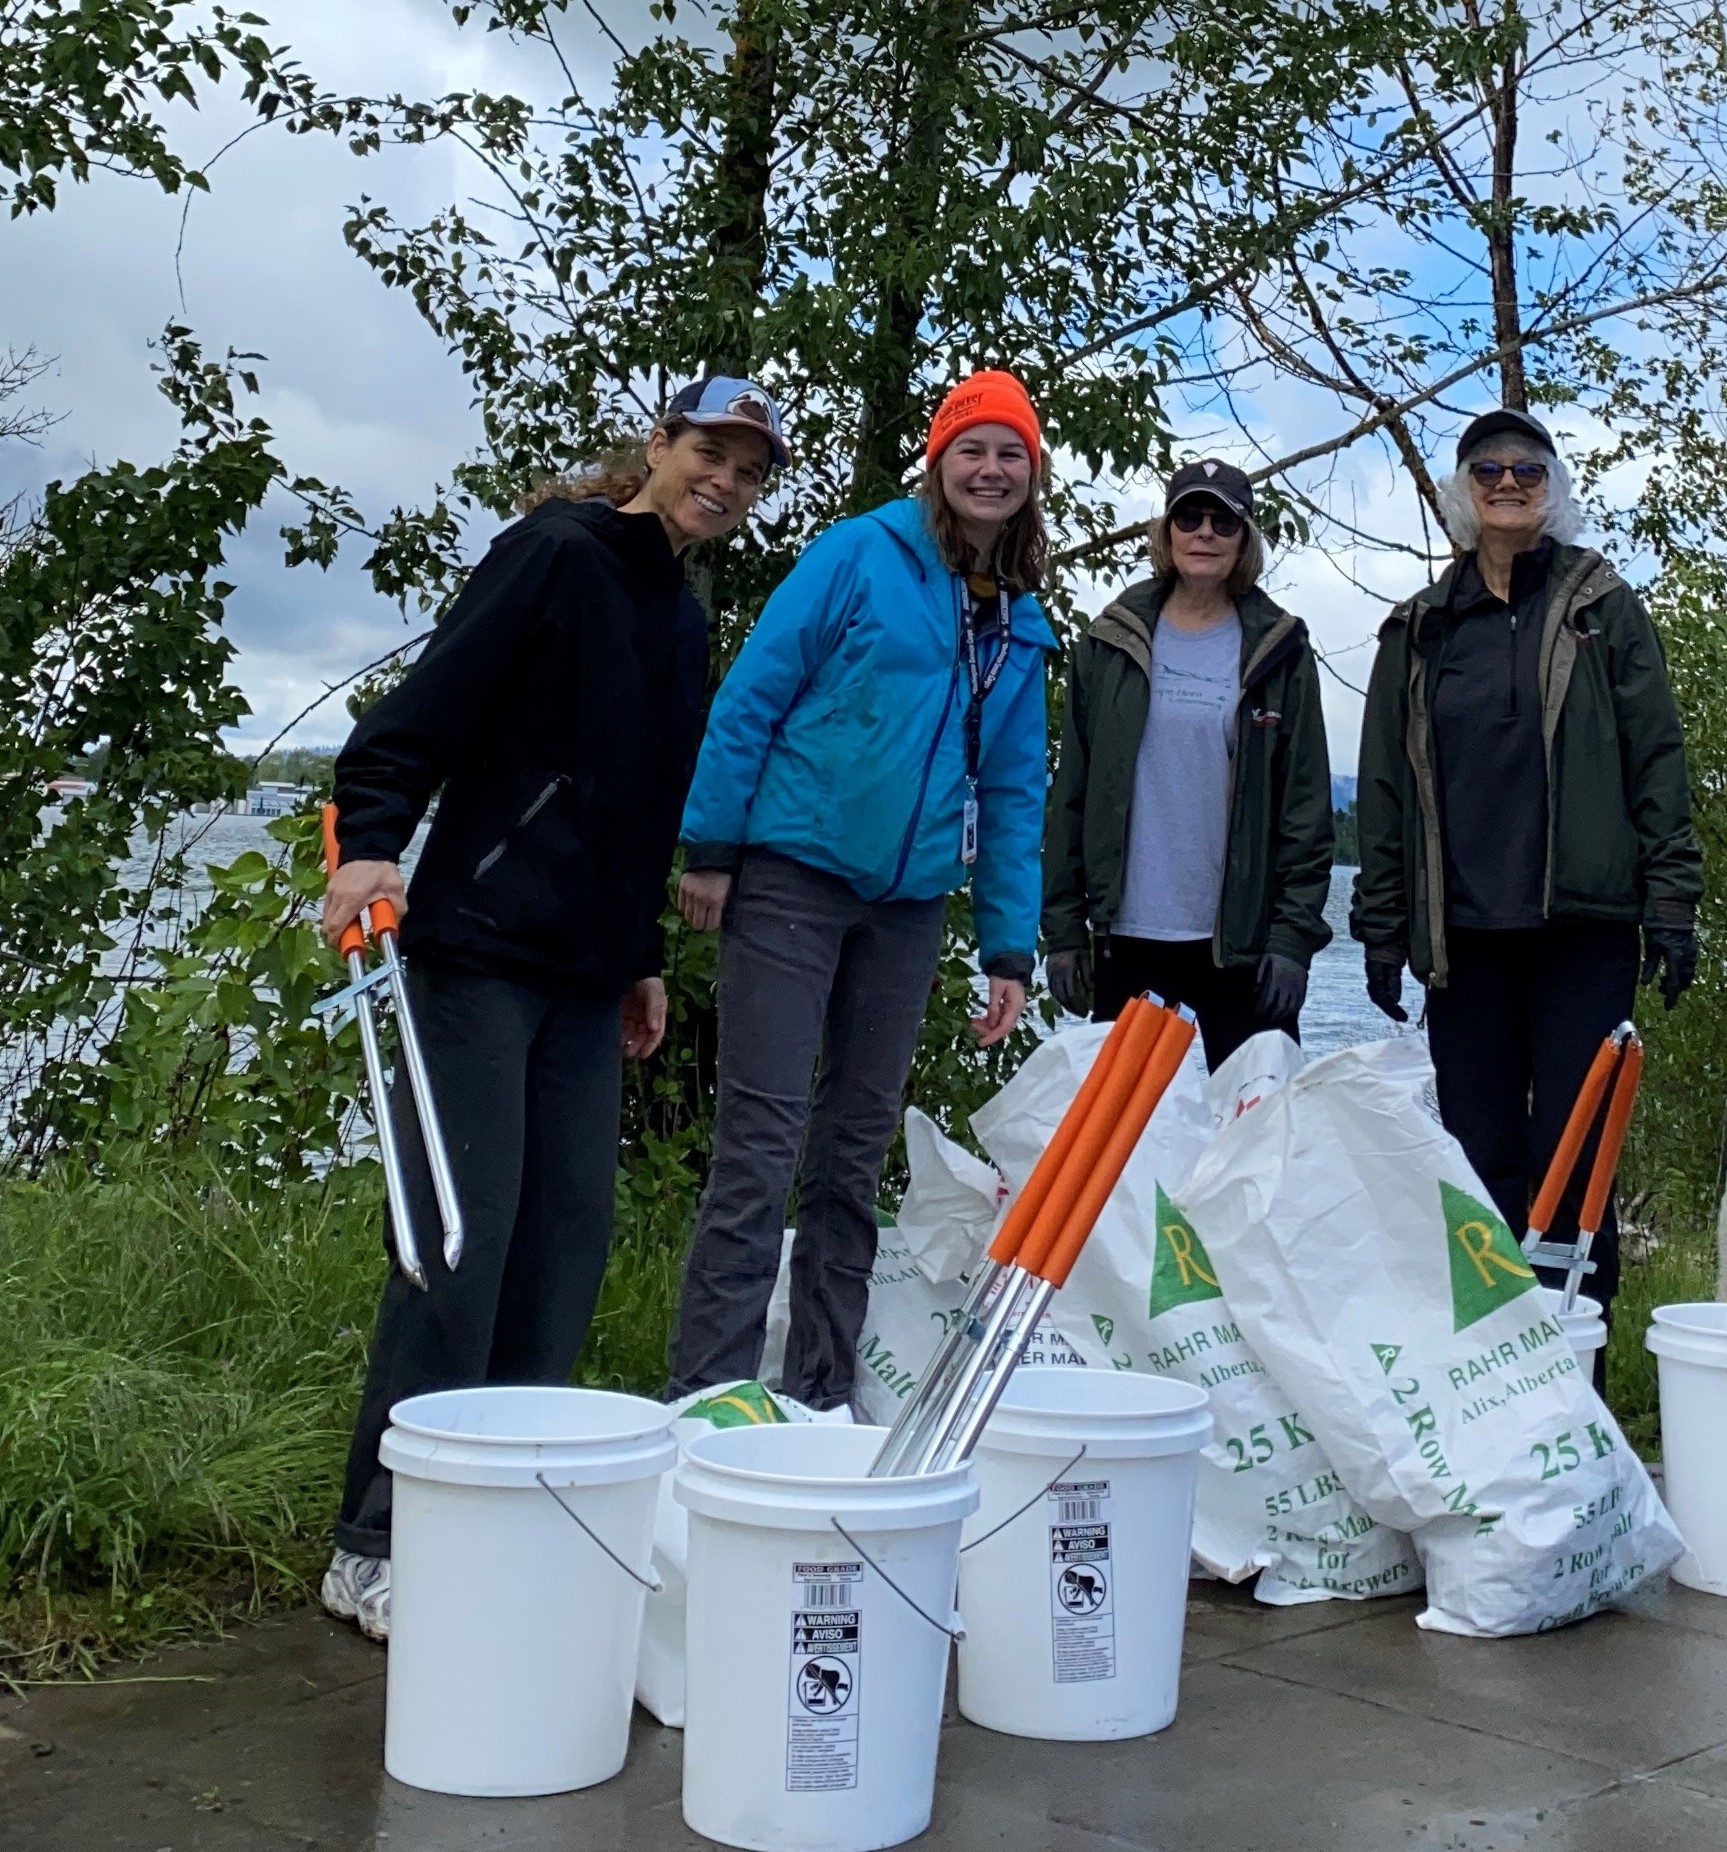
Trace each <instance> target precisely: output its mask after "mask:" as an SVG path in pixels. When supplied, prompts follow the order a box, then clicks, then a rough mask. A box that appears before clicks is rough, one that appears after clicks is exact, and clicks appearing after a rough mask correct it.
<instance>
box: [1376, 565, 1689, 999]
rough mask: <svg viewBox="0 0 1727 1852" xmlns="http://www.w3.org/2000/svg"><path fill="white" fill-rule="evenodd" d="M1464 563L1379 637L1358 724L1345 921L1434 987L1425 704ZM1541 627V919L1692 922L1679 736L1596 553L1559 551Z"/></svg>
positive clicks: (1637, 618) (1651, 662) (1436, 894)
mask: <svg viewBox="0 0 1727 1852" xmlns="http://www.w3.org/2000/svg"><path fill="white" fill-rule="evenodd" d="M1461 564H1462V562H1461V561H1454V562H1453V563H1452V564H1451V565H1450V566H1448V567H1447V568H1446V569H1445V571H1444V573H1442V574H1441V575H1440V577H1439V579H1438V580H1437V581H1436V582H1435V583H1434V584H1432V585H1430V586H1428V587H1427V589H1426V590H1425V591H1423V592H1418V593H1417V594H1416V596H1415V597H1413V598H1411V599H1408V600H1407V601H1406V602H1405V603H1403V604H1400V605H1399V606H1398V607H1397V608H1396V610H1394V611H1393V612H1392V613H1391V615H1390V616H1389V617H1388V618H1387V619H1386V620H1385V623H1384V625H1383V626H1382V627H1381V629H1380V632H1379V653H1378V655H1377V656H1376V657H1375V659H1374V664H1373V675H1372V678H1371V680H1370V681H1369V683H1368V688H1367V711H1366V713H1365V715H1364V716H1363V720H1362V730H1361V768H1360V779H1359V785H1358V790H1357V798H1356V802H1357V813H1358V816H1359V819H1360V827H1361V872H1360V873H1359V874H1358V875H1357V876H1356V878H1355V899H1354V904H1353V905H1352V907H1351V909H1350V916H1349V929H1350V931H1351V932H1352V933H1353V934H1354V936H1355V937H1356V938H1357V939H1360V940H1361V941H1362V942H1363V943H1364V944H1365V945H1366V946H1367V948H1368V950H1369V951H1370V952H1374V951H1377V952H1380V953H1382V954H1383V955H1385V956H1387V957H1394V958H1406V959H1407V960H1408V961H1409V965H1410V968H1411V969H1412V970H1413V971H1414V973H1415V975H1416V976H1417V977H1418V978H1420V979H1422V981H1423V982H1425V983H1429V984H1433V985H1443V984H1444V983H1445V981H1446V974H1447V964H1446V954H1445V849H1444V835H1443V828H1444V825H1443V820H1442V818H1441V816H1440V804H1439V784H1438V771H1437V767H1436V765H1435V760H1434V751H1433V730H1432V720H1431V702H1432V693H1433V675H1434V667H1435V654H1436V645H1437V644H1438V642H1439V639H1440V636H1441V633H1442V631H1443V628H1444V624H1445V614H1446V611H1447V610H1448V609H1449V606H1450V603H1451V589H1452V585H1453V583H1454V582H1455V579H1456V575H1457V571H1458V567H1459V566H1460V565H1461ZM1547 585H1548V597H1547V614H1546V617H1545V619H1544V620H1543V623H1542V632H1541V656H1540V677H1541V731H1542V737H1543V739H1544V741H1545V743H1546V748H1547V796H1548V802H1547V869H1546V910H1547V917H1548V918H1549V919H1589V920H1635V921H1641V922H1642V923H1643V924H1644V925H1647V926H1680V927H1687V926H1690V925H1691V924H1692V923H1693V921H1694V919H1695V916H1696V911H1697V902H1698V901H1699V899H1701V898H1702V894H1703V859H1702V855H1701V852H1700V851H1699V849H1698V846H1697V837H1696V834H1695V832H1694V831H1693V829H1692V827H1691V787H1690V782H1689V780H1688V778H1687V776H1686V771H1685V742H1684V739H1683V737H1682V735H1681V733H1680V730H1679V715H1678V711H1677V709H1676V708H1675V707H1674V705H1673V693H1672V690H1671V689H1670V688H1669V686H1668V683H1667V664H1666V659H1665V657H1664V656H1663V655H1662V652H1661V643H1660V639H1659V638H1658V637H1657V636H1656V634H1655V626H1654V625H1653V624H1652V623H1651V622H1650V619H1649V613H1648V612H1647V611H1646V610H1645V609H1644V608H1643V604H1642V601H1641V600H1640V599H1639V598H1638V596H1637V594H1636V593H1635V592H1634V591H1632V589H1631V588H1630V586H1628V585H1627V584H1626V583H1625V581H1624V580H1623V579H1622V578H1620V576H1619V574H1618V573H1617V572H1615V571H1614V569H1613V568H1612V567H1611V566H1610V565H1608V564H1607V562H1606V561H1605V560H1604V559H1603V558H1602V557H1601V555H1600V554H1599V553H1595V552H1592V551H1590V550H1589V549H1588V548H1586V547H1556V548H1555V549H1554V552H1553V565H1552V569H1551V571H1550V572H1549V574H1548V580H1547Z"/></svg>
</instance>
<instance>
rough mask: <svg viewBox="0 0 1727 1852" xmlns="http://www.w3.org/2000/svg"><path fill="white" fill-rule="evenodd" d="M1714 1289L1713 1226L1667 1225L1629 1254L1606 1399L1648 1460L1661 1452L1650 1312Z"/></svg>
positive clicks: (1610, 1346)
mask: <svg viewBox="0 0 1727 1852" xmlns="http://www.w3.org/2000/svg"><path fill="white" fill-rule="evenodd" d="M1715 1289H1716V1281H1715V1232H1714V1230H1713V1229H1712V1228H1711V1229H1707V1230H1705V1229H1700V1228H1698V1227H1696V1226H1695V1225H1692V1226H1691V1227H1690V1228H1685V1227H1683V1226H1682V1225H1680V1226H1676V1225H1673V1224H1666V1225H1663V1227H1662V1229H1661V1232H1660V1233H1659V1234H1658V1235H1657V1237H1656V1245H1654V1246H1652V1247H1651V1248H1649V1249H1648V1250H1647V1251H1645V1252H1642V1253H1638V1254H1634V1255H1628V1257H1627V1259H1626V1262H1625V1267H1624V1272H1623V1274H1622V1275H1621V1277H1620V1281H1619V1291H1618V1294H1617V1296H1616V1297H1615V1298H1614V1301H1613V1326H1612V1329H1611V1331H1610V1332H1609V1333H1608V1337H1607V1401H1608V1405H1609V1406H1610V1407H1611V1408H1612V1410H1613V1412H1614V1414H1615V1415H1617V1416H1618V1418H1619V1425H1620V1426H1621V1427H1622V1428H1624V1430H1625V1434H1626V1438H1627V1439H1628V1440H1629V1441H1630V1442H1631V1444H1632V1445H1633V1446H1634V1447H1635V1448H1636V1449H1637V1451H1638V1452H1639V1453H1640V1454H1642V1455H1643V1457H1644V1458H1645V1459H1646V1460H1658V1459H1659V1458H1660V1457H1661V1400H1660V1394H1659V1391H1658V1388H1657V1385H1656V1379H1655V1359H1654V1358H1653V1357H1652V1356H1651V1355H1650V1354H1649V1352H1648V1351H1647V1350H1646V1349H1645V1348H1644V1343H1643V1340H1644V1337H1645V1335H1646V1334H1647V1333H1648V1330H1649V1326H1650V1322H1651V1318H1650V1315H1651V1314H1652V1313H1653V1311H1654V1310H1655V1308H1656V1306H1658V1305H1678V1304H1682V1303H1685V1302H1687V1301H1692V1300H1699V1299H1713V1298H1714V1297H1715ZM1584 1290H1585V1291H1586V1292H1587V1291H1588V1288H1587V1286H1585V1288H1584Z"/></svg>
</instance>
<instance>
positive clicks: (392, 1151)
mask: <svg viewBox="0 0 1727 1852" xmlns="http://www.w3.org/2000/svg"><path fill="white" fill-rule="evenodd" d="M323 821H324V866H325V868H326V870H327V871H328V872H329V873H330V874H334V873H335V872H336V869H337V867H338V866H339V865H340V860H341V853H340V850H339V849H338V847H337V843H336V807H335V805H334V804H326V805H325V806H324V819H323ZM366 915H367V926H364V927H363V926H362V925H361V924H360V922H359V921H358V920H356V921H355V922H354V923H353V924H352V925H351V926H349V927H348V928H347V929H346V930H345V931H344V932H343V934H342V938H341V945H340V948H339V949H340V951H341V953H342V956H343V958H344V959H345V960H346V961H347V966H348V975H349V978H350V979H351V980H352V981H351V982H350V984H349V987H348V992H347V995H348V998H349V1000H350V1001H351V1002H352V1005H353V1010H354V1015H355V1018H356V1020H357V1021H358V1023H359V1027H360V1048H361V1051H362V1053H363V1054H364V1056H365V1063H366V1087H367V1091H368V1092H369V1093H370V1094H371V1098H372V1122H373V1126H374V1128H375V1130H376V1132H377V1135H378V1156H379V1160H380V1162H381V1163H382V1165H383V1169H384V1190H385V1194H386V1196H387V1197H388V1199H389V1204H390V1222H391V1226H392V1228H393V1230H394V1233H395V1242H396V1259H397V1262H398V1263H399V1265H400V1266H401V1269H402V1272H403V1273H404V1274H405V1275H406V1277H407V1278H408V1279H409V1280H410V1281H411V1282H412V1283H413V1284H414V1285H415V1286H418V1287H419V1288H420V1289H421V1291H422V1292H423V1291H425V1289H426V1269H425V1266H424V1264H423V1262H422V1261H421V1259H420V1246H419V1242H418V1240H417V1238H416V1236H415V1233H414V1218H413V1212H412V1210H411V1209H410V1207H409V1204H408V1186H407V1177H406V1174H405V1172H404V1171H403V1169H402V1153H401V1147H400V1146H399V1144H398V1143H397V1140H396V1128H395V1124H394V1122H393V1121H392V1120H391V1118H390V1096H389V1089H388V1087H387V1085H386V1083H385V1079H384V1057H383V1050H382V1048H381V1047H380V1045H379V1042H378V1024H377V1018H376V1016H375V1014H374V1012H373V1006H372V992H373V991H374V990H386V989H387V990H388V991H389V993H390V998H391V1001H392V1002H393V1004H394V1005H395V1011H396V1030H397V1038H398V1042H399V1045H400V1048H401V1054H402V1065H403V1067H404V1068H405V1069H406V1070H407V1075H408V1090H409V1093H410V1095H411V1097H412V1099H413V1102H414V1115H415V1117H416V1118H417V1119H418V1121H419V1126H420V1139H421V1143H422V1144H423V1145H424V1147H425V1152H426V1164H427V1168H428V1169H429V1170H430V1172H431V1176H432V1190H433V1194H434V1195H435V1196H436V1198H437V1203H438V1217H439V1220H440V1221H441V1222H442V1223H443V1228H444V1264H445V1265H446V1266H448V1267H451V1268H454V1267H455V1266H456V1265H457V1263H458V1262H459V1261H460V1260H461V1257H462V1243H463V1229H462V1212H461V1204H460V1201H459V1199H458V1198H457V1195H456V1182H455V1176H454V1174H453V1172H452V1171H451V1169H450V1158H449V1151H448V1148H447V1147H446V1145H445V1143H444V1136H443V1130H442V1127H441V1126H440V1124H439V1121H438V1113H437V1106H436V1102H435V1101H434V1099H433V1097H432V1080H431V1074H430V1073H429V1071H428V1070H427V1067H426V1058H425V1054H424V1052H423V1050H422V1048H421V1045H420V1036H419V1031H418V1029H417V1028H416V1026H415V1023H414V1012H413V1006H412V1005H411V1004H410V1003H409V1001H408V989H407V984H406V982H405V974H404V972H403V968H402V959H401V953H400V950H399V949H398V947H397V944H396V934H397V925H396V910H395V908H394V907H392V906H391V905H390V903H389V902H388V901H387V900H374V901H373V902H372V903H371V905H370V906H369V907H367V909H366ZM368 928H369V930H370V933H371V936H372V937H373V938H374V939H376V941H377V943H378V948H379V952H380V954H381V956H382V959H383V968H382V970H380V971H377V972H372V973H368V972H367V969H366V936H367V931H368Z"/></svg>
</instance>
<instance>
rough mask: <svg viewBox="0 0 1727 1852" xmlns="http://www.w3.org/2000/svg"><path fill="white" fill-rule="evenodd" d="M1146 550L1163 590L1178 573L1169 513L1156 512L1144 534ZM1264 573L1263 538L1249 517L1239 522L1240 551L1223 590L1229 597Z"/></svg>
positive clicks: (1249, 588) (1238, 594)
mask: <svg viewBox="0 0 1727 1852" xmlns="http://www.w3.org/2000/svg"><path fill="white" fill-rule="evenodd" d="M1146 551H1147V552H1148V553H1149V554H1150V555H1151V569H1152V571H1153V572H1154V573H1155V574H1156V575H1157V580H1158V583H1159V584H1160V585H1161V586H1162V587H1163V589H1164V591H1165V592H1166V593H1167V592H1168V591H1169V589H1170V587H1171V586H1172V585H1174V584H1175V582H1176V580H1177V579H1178V578H1179V577H1180V574H1179V573H1177V571H1176V570H1175V549H1174V547H1172V546H1171V545H1170V541H1169V516H1168V515H1166V514H1165V515H1159V516H1158V518H1157V519H1156V520H1155V521H1153V522H1152V524H1151V527H1150V529H1149V530H1148V532H1147V534H1146ZM1264 576H1265V542H1264V541H1263V540H1262V539H1261V538H1260V535H1259V529H1258V528H1257V527H1256V526H1255V525H1254V524H1253V522H1251V521H1243V522H1242V524H1241V551H1240V552H1239V553H1238V554H1236V556H1235V564H1234V565H1233V566H1231V567H1230V569H1229V580H1228V582H1227V584H1226V585H1225V586H1224V590H1225V591H1226V592H1228V593H1229V595H1230V597H1231V598H1239V597H1241V595H1242V594H1243V593H1244V592H1250V591H1252V590H1253V588H1254V587H1255V586H1256V585H1257V584H1258V583H1259V581H1260V580H1261V579H1262V578H1263V577H1264Z"/></svg>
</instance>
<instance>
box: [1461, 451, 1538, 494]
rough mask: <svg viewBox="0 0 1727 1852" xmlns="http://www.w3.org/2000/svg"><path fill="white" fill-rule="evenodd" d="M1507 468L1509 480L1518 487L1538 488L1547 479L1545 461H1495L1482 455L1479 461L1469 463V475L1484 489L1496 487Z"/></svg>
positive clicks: (1501, 480)
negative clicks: (1509, 474) (1509, 475)
mask: <svg viewBox="0 0 1727 1852" xmlns="http://www.w3.org/2000/svg"><path fill="white" fill-rule="evenodd" d="M1508 470H1509V471H1510V473H1511V480H1512V481H1513V482H1515V483H1516V484H1517V486H1518V488H1520V489H1538V488H1539V487H1540V486H1541V485H1542V483H1544V482H1545V481H1546V480H1547V465H1546V464H1545V463H1495V462H1493V461H1492V460H1491V459H1490V458H1487V457H1483V458H1482V459H1481V461H1480V462H1479V463H1471V464H1470V466H1469V473H1470V475H1472V476H1473V477H1474V478H1475V480H1476V481H1477V482H1479V483H1480V484H1481V486H1482V488H1484V489H1491V488H1495V487H1497V486H1498V484H1499V483H1501V482H1503V481H1504V479H1505V474H1506V472H1507V471H1508Z"/></svg>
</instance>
